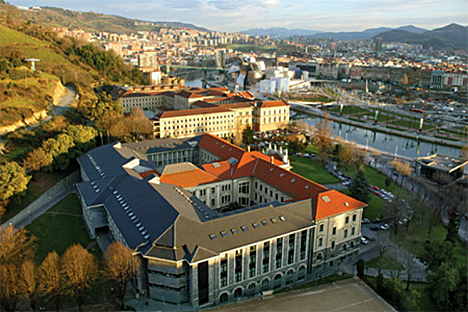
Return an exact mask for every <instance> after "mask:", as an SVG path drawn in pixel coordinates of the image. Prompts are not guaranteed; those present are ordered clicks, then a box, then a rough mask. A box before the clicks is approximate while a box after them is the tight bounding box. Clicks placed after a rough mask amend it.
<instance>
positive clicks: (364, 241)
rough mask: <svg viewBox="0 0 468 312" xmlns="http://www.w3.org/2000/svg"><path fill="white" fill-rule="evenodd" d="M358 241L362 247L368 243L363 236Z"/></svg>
mask: <svg viewBox="0 0 468 312" xmlns="http://www.w3.org/2000/svg"><path fill="white" fill-rule="evenodd" d="M360 240H361V243H362V244H364V245H365V244H367V243H368V242H369V241H368V240H367V239H366V238H365V237H363V236H361V237H360Z"/></svg>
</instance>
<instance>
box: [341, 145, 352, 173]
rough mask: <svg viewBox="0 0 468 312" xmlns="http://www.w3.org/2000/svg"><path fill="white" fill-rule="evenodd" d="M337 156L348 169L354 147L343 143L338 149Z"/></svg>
mask: <svg viewBox="0 0 468 312" xmlns="http://www.w3.org/2000/svg"><path fill="white" fill-rule="evenodd" d="M338 158H339V159H340V162H341V163H342V164H343V165H345V167H346V170H348V168H349V165H350V164H351V162H352V161H353V159H354V148H353V147H352V146H351V145H350V144H343V145H342V146H341V148H340V149H339V153H338Z"/></svg>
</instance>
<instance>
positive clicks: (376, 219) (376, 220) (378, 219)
mask: <svg viewBox="0 0 468 312" xmlns="http://www.w3.org/2000/svg"><path fill="white" fill-rule="evenodd" d="M379 222H380V218H375V219H374V220H372V223H379Z"/></svg>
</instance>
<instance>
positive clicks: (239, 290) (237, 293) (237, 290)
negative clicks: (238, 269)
mask: <svg viewBox="0 0 468 312" xmlns="http://www.w3.org/2000/svg"><path fill="white" fill-rule="evenodd" d="M241 296H242V288H240V287H239V288H237V289H236V290H234V298H239V297H241Z"/></svg>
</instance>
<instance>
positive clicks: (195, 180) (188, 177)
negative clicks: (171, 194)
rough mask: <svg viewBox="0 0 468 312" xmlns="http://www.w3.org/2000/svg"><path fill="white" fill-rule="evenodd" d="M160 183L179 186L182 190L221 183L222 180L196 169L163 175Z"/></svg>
mask: <svg viewBox="0 0 468 312" xmlns="http://www.w3.org/2000/svg"><path fill="white" fill-rule="evenodd" d="M160 181H161V182H164V183H168V184H172V185H177V186H180V187H182V188H186V187H192V186H197V185H201V184H207V183H214V182H220V181H222V180H221V179H219V178H217V177H216V176H214V175H212V174H210V173H208V172H205V171H203V170H201V169H196V170H189V171H182V172H176V173H169V174H163V175H161V178H160Z"/></svg>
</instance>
